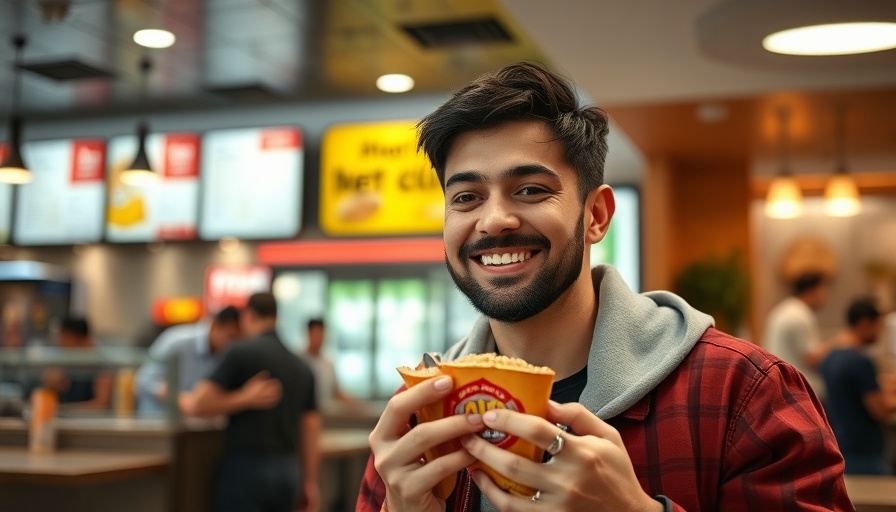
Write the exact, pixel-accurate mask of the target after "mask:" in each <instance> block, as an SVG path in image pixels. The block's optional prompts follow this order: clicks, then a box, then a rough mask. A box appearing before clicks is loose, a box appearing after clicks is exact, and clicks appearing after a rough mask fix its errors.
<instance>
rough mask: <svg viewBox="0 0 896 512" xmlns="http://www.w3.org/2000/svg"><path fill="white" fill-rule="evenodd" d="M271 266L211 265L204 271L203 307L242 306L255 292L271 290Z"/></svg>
mask: <svg viewBox="0 0 896 512" xmlns="http://www.w3.org/2000/svg"><path fill="white" fill-rule="evenodd" d="M271 277H272V276H271V268H270V267H267V266H264V265H211V266H209V267H208V268H207V269H206V271H205V309H206V311H209V312H212V313H216V312H218V311H220V310H221V309H222V308H224V307H226V306H236V307H238V308H239V307H243V306H245V305H246V301H248V300H249V296H250V295H252V294H253V293H255V292H267V291H270V290H271Z"/></svg>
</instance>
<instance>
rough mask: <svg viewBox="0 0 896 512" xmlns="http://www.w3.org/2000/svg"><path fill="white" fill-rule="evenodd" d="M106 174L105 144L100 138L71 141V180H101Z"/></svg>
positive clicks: (79, 181) (76, 181)
mask: <svg viewBox="0 0 896 512" xmlns="http://www.w3.org/2000/svg"><path fill="white" fill-rule="evenodd" d="M105 174H106V146H105V145H104V144H103V141H101V140H76V141H73V142H72V165H71V182H72V183H85V182H92V181H103V179H104V177H105Z"/></svg>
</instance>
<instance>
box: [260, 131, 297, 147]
mask: <svg viewBox="0 0 896 512" xmlns="http://www.w3.org/2000/svg"><path fill="white" fill-rule="evenodd" d="M299 147H302V133H301V132H300V131H299V130H298V129H297V128H268V129H265V130H262V131H261V149H262V151H264V150H268V149H291V148H299Z"/></svg>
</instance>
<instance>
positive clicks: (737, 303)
mask: <svg viewBox="0 0 896 512" xmlns="http://www.w3.org/2000/svg"><path fill="white" fill-rule="evenodd" d="M749 282H750V277H749V274H748V273H747V270H746V268H745V265H744V263H743V261H742V257H741V253H740V251H739V250H734V251H732V252H731V253H729V254H728V255H727V256H725V257H719V256H717V255H715V254H713V255H711V256H710V257H709V258H707V259H704V260H700V261H695V262H693V263H691V264H690V265H688V266H686V267H685V268H684V269H682V271H681V273H679V274H678V277H677V278H676V279H675V292H676V293H678V294H679V295H680V296H681V297H682V298H683V299H685V300H686V301H688V303H689V304H690V305H691V306H693V307H695V308H697V309H698V310H700V311H703V312H704V313H707V314H709V315H712V317H713V318H714V319H715V321H716V327H717V328H718V329H719V330H722V331H725V332H728V333H737V332H739V330H740V329H741V327H742V326H743V323H744V318H745V317H746V314H747V304H748V301H749V284H750V283H749Z"/></svg>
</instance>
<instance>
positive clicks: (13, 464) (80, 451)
mask: <svg viewBox="0 0 896 512" xmlns="http://www.w3.org/2000/svg"><path fill="white" fill-rule="evenodd" d="M222 426H223V423H222V422H220V421H217V422H216V421H204V420H187V421H181V422H179V423H177V424H174V425H172V424H170V423H169V422H167V421H165V420H162V419H135V418H59V419H58V420H57V450H56V451H55V452H53V453H50V454H40V455H37V454H30V453H29V452H28V450H27V435H28V434H27V424H26V423H25V422H24V421H23V420H21V419H7V418H2V419H0V496H3V500H4V502H3V507H2V508H3V510H4V512H38V511H41V512H42V511H45V510H65V511H66V512H95V511H96V510H128V512H206V511H210V510H211V508H210V506H211V496H212V492H213V488H214V471H215V468H216V465H217V460H218V457H219V456H220V453H221V448H222V442H223V431H222ZM369 433H370V429H369V428H366V427H365V428H359V427H352V428H334V427H330V426H328V427H325V429H324V431H323V432H322V436H321V446H320V448H321V457H322V467H321V482H322V489H321V501H322V507H321V510H322V511H349V510H354V506H355V501H356V500H357V493H358V488H359V486H360V481H361V477H362V475H363V471H364V466H365V464H366V461H367V457H368V455H369V453H370V447H369V446H368V441H367V437H368V435H369ZM125 503H126V504H127V507H126V508H122V504H125Z"/></svg>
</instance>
